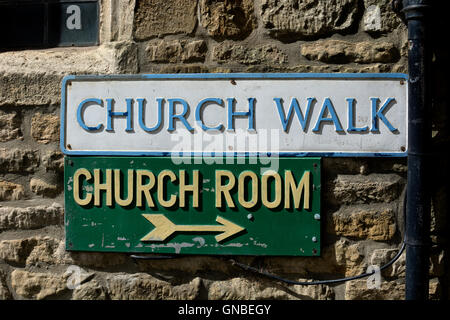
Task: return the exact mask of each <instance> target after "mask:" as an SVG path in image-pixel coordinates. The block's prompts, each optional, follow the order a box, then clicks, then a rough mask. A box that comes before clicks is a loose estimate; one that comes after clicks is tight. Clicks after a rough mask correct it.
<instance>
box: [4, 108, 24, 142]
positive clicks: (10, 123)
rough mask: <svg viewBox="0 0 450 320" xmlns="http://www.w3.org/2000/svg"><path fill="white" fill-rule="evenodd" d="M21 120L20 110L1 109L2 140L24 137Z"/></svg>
mask: <svg viewBox="0 0 450 320" xmlns="http://www.w3.org/2000/svg"><path fill="white" fill-rule="evenodd" d="M21 122H22V121H21V119H20V116H19V113H18V112H16V111H12V112H5V111H3V110H0V142H5V141H9V140H14V139H18V138H22V131H21V129H20V125H21Z"/></svg>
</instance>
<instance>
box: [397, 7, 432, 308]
mask: <svg viewBox="0 0 450 320" xmlns="http://www.w3.org/2000/svg"><path fill="white" fill-rule="evenodd" d="M428 3H429V1H427V0H403V10H402V12H403V13H404V14H405V18H406V21H407V23H408V41H409V52H408V68H409V92H408V104H409V109H408V114H409V115H408V186H407V204H406V230H405V233H406V300H427V299H428V289H429V280H428V272H429V252H430V235H429V232H430V216H431V214H430V207H431V204H430V203H431V196H430V179H429V177H430V168H429V166H430V164H431V163H430V162H429V154H430V149H431V148H430V147H431V146H430V144H431V99H430V90H429V83H430V80H431V79H430V77H429V75H430V64H431V50H430V46H429V45H428V43H427V42H428V39H429V36H427V32H428V26H427V21H428V17H429V16H430V14H429V11H430V6H429V4H428Z"/></svg>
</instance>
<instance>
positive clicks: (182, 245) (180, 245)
mask: <svg viewBox="0 0 450 320" xmlns="http://www.w3.org/2000/svg"><path fill="white" fill-rule="evenodd" d="M193 246H194V244H193V243H188V242H182V243H178V242H175V243H168V244H151V245H148V246H145V247H146V248H152V249H155V248H174V249H175V253H180V251H181V249H182V248H190V247H193Z"/></svg>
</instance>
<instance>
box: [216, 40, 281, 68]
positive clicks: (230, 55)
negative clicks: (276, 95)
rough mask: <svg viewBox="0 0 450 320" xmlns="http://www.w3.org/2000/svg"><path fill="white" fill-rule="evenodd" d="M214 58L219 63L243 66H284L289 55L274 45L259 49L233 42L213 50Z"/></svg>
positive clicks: (261, 46)
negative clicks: (263, 64)
mask: <svg viewBox="0 0 450 320" xmlns="http://www.w3.org/2000/svg"><path fill="white" fill-rule="evenodd" d="M213 57H214V60H216V61H217V62H219V63H227V62H230V61H233V62H239V63H242V64H249V65H250V64H261V63H267V64H275V65H278V64H284V63H286V62H287V60H288V59H287V55H286V54H285V53H284V52H283V51H282V50H281V49H279V48H278V47H276V46H275V45H272V44H267V45H260V46H257V47H245V46H243V45H238V44H234V43H233V42H223V43H221V44H219V45H217V46H216V47H215V48H214V50H213Z"/></svg>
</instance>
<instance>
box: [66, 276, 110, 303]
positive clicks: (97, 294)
mask: <svg viewBox="0 0 450 320" xmlns="http://www.w3.org/2000/svg"><path fill="white" fill-rule="evenodd" d="M105 299H106V289H105V288H104V287H103V286H102V285H101V284H100V283H99V282H98V281H96V280H92V281H89V282H86V283H83V284H81V285H80V286H77V287H76V288H75V290H73V294H72V300H105Z"/></svg>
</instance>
